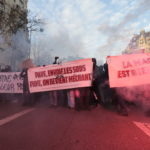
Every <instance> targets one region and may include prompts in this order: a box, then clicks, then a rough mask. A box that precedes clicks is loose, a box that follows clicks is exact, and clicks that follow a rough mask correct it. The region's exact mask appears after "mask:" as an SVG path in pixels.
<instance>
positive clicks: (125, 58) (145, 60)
mask: <svg viewBox="0 0 150 150" xmlns="http://www.w3.org/2000/svg"><path fill="white" fill-rule="evenodd" d="M107 62H108V70H109V82H110V87H125V86H136V85H144V84H150V54H149V53H143V54H131V55H121V56H110V57H108V58H107Z"/></svg>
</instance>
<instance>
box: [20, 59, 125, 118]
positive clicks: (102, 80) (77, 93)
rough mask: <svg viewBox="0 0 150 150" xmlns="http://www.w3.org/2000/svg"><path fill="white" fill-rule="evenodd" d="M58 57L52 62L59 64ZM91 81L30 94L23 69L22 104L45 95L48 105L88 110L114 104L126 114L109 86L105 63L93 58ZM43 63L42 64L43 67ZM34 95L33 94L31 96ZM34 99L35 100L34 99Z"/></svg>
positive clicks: (122, 103)
mask: <svg viewBox="0 0 150 150" xmlns="http://www.w3.org/2000/svg"><path fill="white" fill-rule="evenodd" d="M58 60H59V57H55V60H54V62H53V64H59V61H58ZM92 61H93V81H92V86H91V87H83V88H75V89H66V90H58V91H49V92H41V93H36V94H30V92H29V88H28V76H27V68H26V69H23V71H22V72H21V74H20V76H21V77H22V78H23V79H24V80H23V97H24V103H23V105H28V104H29V105H33V104H34V103H35V102H36V101H37V99H38V98H39V97H40V96H41V95H42V94H45V95H47V98H48V99H49V102H50V103H49V105H50V107H58V106H64V107H68V108H72V109H75V110H77V111H80V110H90V109H91V107H96V106H97V105H99V104H100V105H102V106H104V107H109V106H110V105H114V106H116V110H117V112H118V113H119V114H121V115H125V116H127V115H128V112H127V109H126V104H125V100H124V99H122V97H120V96H119V95H118V94H117V92H116V89H115V88H114V89H112V88H109V82H108V80H109V79H108V66H107V63H105V64H104V65H101V66H97V62H96V59H95V58H93V59H92ZM44 66H45V65H43V67H44ZM33 95H34V96H33ZM35 99H36V100H35Z"/></svg>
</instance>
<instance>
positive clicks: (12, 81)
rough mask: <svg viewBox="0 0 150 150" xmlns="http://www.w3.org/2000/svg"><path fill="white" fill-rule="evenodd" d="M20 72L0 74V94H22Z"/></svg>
mask: <svg viewBox="0 0 150 150" xmlns="http://www.w3.org/2000/svg"><path fill="white" fill-rule="evenodd" d="M22 92H23V81H22V79H21V78H20V72H0V93H22Z"/></svg>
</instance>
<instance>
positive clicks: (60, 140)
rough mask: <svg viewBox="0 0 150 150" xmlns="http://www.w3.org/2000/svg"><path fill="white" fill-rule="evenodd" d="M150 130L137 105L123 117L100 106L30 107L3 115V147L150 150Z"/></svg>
mask: <svg viewBox="0 0 150 150" xmlns="http://www.w3.org/2000/svg"><path fill="white" fill-rule="evenodd" d="M7 111H8V110H7ZM5 121H6V122H5ZM135 122H140V123H142V124H143V123H146V125H147V129H145V130H144V128H143V129H142V128H140V127H138V126H137V125H136V124H135ZM149 131H150V118H148V117H144V116H143V115H142V114H141V113H139V112H137V111H135V110H134V108H133V109H132V108H131V110H130V112H129V116H128V117H123V116H119V115H118V114H117V113H116V112H113V111H109V110H106V109H104V108H102V107H100V106H98V107H97V108H94V109H92V110H91V111H79V112H78V111H75V110H71V109H68V108H62V107H58V108H49V107H47V106H42V107H39V106H37V107H35V108H34V109H32V108H28V107H27V108H24V109H23V110H21V109H20V110H19V111H16V112H13V113H12V114H10V113H8V115H7V116H6V113H5V116H3V117H1V119H0V150H150V135H149V134H148V132H149ZM146 132H147V133H146Z"/></svg>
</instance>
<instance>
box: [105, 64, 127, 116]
mask: <svg viewBox="0 0 150 150" xmlns="http://www.w3.org/2000/svg"><path fill="white" fill-rule="evenodd" d="M103 79H104V80H103V84H104V87H103V88H104V89H105V90H104V100H103V101H104V105H105V104H106V105H107V104H108V103H109V104H114V105H115V106H116V109H117V112H118V113H119V114H120V115H123V116H128V112H127V108H126V104H125V99H123V97H121V96H120V95H119V94H118V93H117V88H110V87H109V74H108V64H107V63H105V64H104V76H103Z"/></svg>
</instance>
